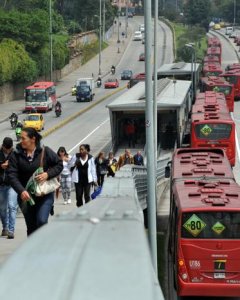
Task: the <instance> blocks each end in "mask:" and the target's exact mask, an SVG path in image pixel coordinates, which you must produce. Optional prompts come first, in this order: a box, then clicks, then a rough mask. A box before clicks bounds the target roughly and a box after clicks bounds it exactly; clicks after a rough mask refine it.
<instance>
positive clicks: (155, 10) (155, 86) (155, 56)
mask: <svg viewBox="0 0 240 300" xmlns="http://www.w3.org/2000/svg"><path fill="white" fill-rule="evenodd" d="M158 58H159V56H158V0H155V2H154V71H153V73H154V74H153V77H154V85H153V124H154V141H155V143H154V151H155V163H154V164H155V166H157V155H158V153H157V150H158V148H157V145H158V140H157V138H158V134H157V126H158V111H157V70H158ZM155 171H156V168H155ZM155 177H156V175H155Z"/></svg>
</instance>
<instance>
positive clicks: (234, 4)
mask: <svg viewBox="0 0 240 300" xmlns="http://www.w3.org/2000/svg"><path fill="white" fill-rule="evenodd" d="M235 25H236V0H234V3H233V26H234V30H235Z"/></svg>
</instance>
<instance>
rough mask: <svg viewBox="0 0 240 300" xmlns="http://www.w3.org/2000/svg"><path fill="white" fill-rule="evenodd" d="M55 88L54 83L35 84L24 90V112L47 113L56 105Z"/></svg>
mask: <svg viewBox="0 0 240 300" xmlns="http://www.w3.org/2000/svg"><path fill="white" fill-rule="evenodd" d="M56 100H57V98H56V88H55V84H54V82H35V83H34V84H33V85H31V86H28V87H26V89H25V110H26V111H31V110H33V109H35V110H36V111H43V112H47V111H49V110H51V109H52V108H53V107H54V105H55V103H56Z"/></svg>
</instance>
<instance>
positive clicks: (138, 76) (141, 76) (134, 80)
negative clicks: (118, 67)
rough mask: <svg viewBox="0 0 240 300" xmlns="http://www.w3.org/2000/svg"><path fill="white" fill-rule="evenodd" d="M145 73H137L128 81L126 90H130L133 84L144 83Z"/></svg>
mask: <svg viewBox="0 0 240 300" xmlns="http://www.w3.org/2000/svg"><path fill="white" fill-rule="evenodd" d="M145 77H146V75H145V73H138V74H135V75H133V77H132V78H131V79H130V80H129V82H128V85H127V86H128V88H129V89H130V88H131V87H133V86H134V85H135V84H137V83H138V82H140V81H145Z"/></svg>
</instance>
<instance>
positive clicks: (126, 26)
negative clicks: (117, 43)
mask: <svg viewBox="0 0 240 300" xmlns="http://www.w3.org/2000/svg"><path fill="white" fill-rule="evenodd" d="M125 21H126V22H125V31H126V32H125V38H127V30H128V0H126V19H125Z"/></svg>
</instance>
